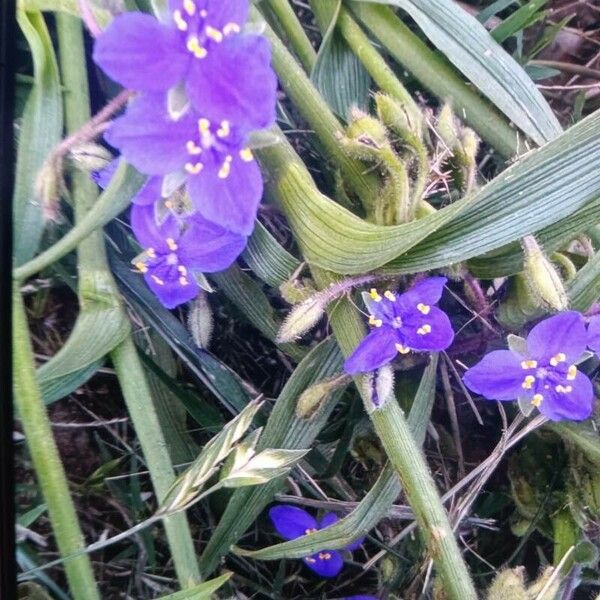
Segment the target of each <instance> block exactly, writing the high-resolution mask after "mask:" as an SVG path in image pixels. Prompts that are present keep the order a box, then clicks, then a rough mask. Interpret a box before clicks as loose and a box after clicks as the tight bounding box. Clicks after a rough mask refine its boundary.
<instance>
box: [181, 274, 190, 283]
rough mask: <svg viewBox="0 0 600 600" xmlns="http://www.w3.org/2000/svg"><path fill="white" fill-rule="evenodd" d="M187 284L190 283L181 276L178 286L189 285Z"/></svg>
mask: <svg viewBox="0 0 600 600" xmlns="http://www.w3.org/2000/svg"><path fill="white" fill-rule="evenodd" d="M189 283H190V282H189V281H188V280H187V279H186V278H185V277H184V276H183V275H182V276H181V277H180V278H179V285H189Z"/></svg>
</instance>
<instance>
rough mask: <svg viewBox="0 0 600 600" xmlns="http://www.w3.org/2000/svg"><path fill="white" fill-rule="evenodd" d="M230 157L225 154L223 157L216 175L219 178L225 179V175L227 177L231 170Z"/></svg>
mask: <svg viewBox="0 0 600 600" xmlns="http://www.w3.org/2000/svg"><path fill="white" fill-rule="evenodd" d="M232 160H233V159H232V157H231V156H227V157H226V158H225V162H224V163H223V164H222V165H221V168H220V169H219V172H218V173H217V175H218V176H219V179H227V177H229V173H230V172H231V161H232Z"/></svg>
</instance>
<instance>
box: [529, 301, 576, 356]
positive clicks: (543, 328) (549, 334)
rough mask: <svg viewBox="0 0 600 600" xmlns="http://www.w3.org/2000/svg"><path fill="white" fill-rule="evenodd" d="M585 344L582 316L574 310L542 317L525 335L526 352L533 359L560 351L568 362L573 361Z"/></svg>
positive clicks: (553, 354)
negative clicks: (546, 317) (545, 317)
mask: <svg viewBox="0 0 600 600" xmlns="http://www.w3.org/2000/svg"><path fill="white" fill-rule="evenodd" d="M586 346H587V334H586V331H585V324H584V322H583V317H582V316H581V315H580V314H579V313H578V312H575V311H574V310H570V311H567V312H563V313H559V314H557V315H554V316H553V317H550V318H548V319H544V320H543V321H542V322H540V323H538V324H537V325H536V326H535V327H534V328H533V329H532V330H531V332H530V333H529V335H528V336H527V353H528V355H529V357H531V358H533V359H535V360H543V359H548V358H551V357H552V356H555V355H557V354H559V353H560V352H562V353H564V354H565V355H566V357H567V358H566V360H567V361H568V362H575V361H576V360H577V359H578V358H579V357H580V356H581V355H582V354H583V352H584V350H585V348H586Z"/></svg>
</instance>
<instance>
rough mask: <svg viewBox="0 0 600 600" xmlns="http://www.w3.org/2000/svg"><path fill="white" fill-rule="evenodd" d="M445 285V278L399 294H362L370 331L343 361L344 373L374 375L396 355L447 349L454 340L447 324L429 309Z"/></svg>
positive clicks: (442, 316)
mask: <svg viewBox="0 0 600 600" xmlns="http://www.w3.org/2000/svg"><path fill="white" fill-rule="evenodd" d="M446 281H447V279H446V278H445V277H430V278H429V279H423V280H422V281H419V282H418V283H417V284H415V285H414V286H413V287H412V288H410V289H409V290H408V291H406V292H404V293H403V294H397V293H395V292H390V291H389V290H388V291H385V292H384V293H383V294H379V292H378V291H377V290H375V289H372V290H371V292H370V294H363V299H364V301H365V304H366V306H367V309H368V310H369V313H370V316H369V325H371V326H372V327H373V329H372V331H371V332H370V333H369V335H367V337H366V338H365V339H364V340H363V341H362V342H361V343H360V344H359V345H358V347H357V348H356V350H354V352H353V353H352V354H351V355H350V356H349V357H348V359H347V360H346V362H345V364H344V370H345V371H346V373H350V374H351V375H353V374H355V373H363V372H366V371H374V370H375V369H378V368H379V367H382V366H383V365H385V364H387V363H389V362H390V361H392V360H393V359H394V358H395V357H396V355H397V354H398V353H400V354H406V353H408V352H410V351H411V350H416V351H437V350H444V349H446V348H447V347H448V346H450V344H451V343H452V340H453V339H454V331H453V330H452V325H451V324H450V320H449V319H448V316H447V315H446V313H445V312H443V311H442V310H440V309H439V308H437V307H436V306H433V305H434V304H436V303H437V302H438V301H439V299H440V298H441V296H442V291H443V289H444V285H445V284H446Z"/></svg>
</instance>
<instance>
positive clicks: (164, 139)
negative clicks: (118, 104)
mask: <svg viewBox="0 0 600 600" xmlns="http://www.w3.org/2000/svg"><path fill="white" fill-rule="evenodd" d="M196 130H197V123H196V121H195V120H194V119H193V117H192V115H191V113H186V115H184V116H182V117H181V118H180V119H178V120H177V121H175V120H173V119H171V118H170V117H169V114H168V112H167V109H166V98H165V95H164V94H143V95H141V96H139V97H138V98H136V99H135V100H134V101H133V102H132V103H131V105H130V106H129V108H128V109H127V112H126V113H125V114H124V115H123V116H122V117H119V118H118V119H116V120H115V121H114V123H113V124H112V126H111V127H110V129H109V130H108V131H107V132H106V133H105V134H104V137H105V139H106V141H107V142H108V143H109V144H111V145H112V146H114V147H115V148H118V149H119V150H120V152H121V154H122V155H123V157H124V158H125V160H127V162H129V163H131V164H132V165H133V166H134V167H135V168H136V169H138V170H140V171H142V172H143V173H148V174H149V175H167V174H168V173H172V172H173V171H177V170H178V169H181V168H182V167H183V166H184V165H185V163H186V162H187V160H188V151H187V148H186V143H187V141H189V140H190V139H194V136H195V135H196Z"/></svg>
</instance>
